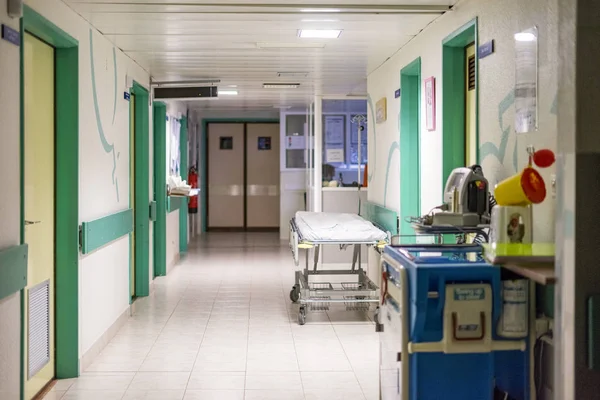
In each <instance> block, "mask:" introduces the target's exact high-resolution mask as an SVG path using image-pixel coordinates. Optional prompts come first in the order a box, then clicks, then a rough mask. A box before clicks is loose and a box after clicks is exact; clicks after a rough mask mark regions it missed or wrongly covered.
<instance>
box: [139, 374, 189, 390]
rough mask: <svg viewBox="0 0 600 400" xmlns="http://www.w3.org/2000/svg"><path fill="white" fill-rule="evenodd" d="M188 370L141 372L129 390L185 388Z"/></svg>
mask: <svg viewBox="0 0 600 400" xmlns="http://www.w3.org/2000/svg"><path fill="white" fill-rule="evenodd" d="M189 379H190V373H188V372H139V373H137V374H136V375H135V377H134V378H133V381H132V382H131V384H130V385H129V390H137V391H144V390H185V388H186V387H187V384H188V381H189Z"/></svg>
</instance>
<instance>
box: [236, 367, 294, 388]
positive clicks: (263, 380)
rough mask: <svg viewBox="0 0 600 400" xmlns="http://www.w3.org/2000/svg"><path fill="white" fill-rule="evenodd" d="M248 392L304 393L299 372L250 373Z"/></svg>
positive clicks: (247, 385) (247, 383)
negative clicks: (285, 391)
mask: <svg viewBox="0 0 600 400" xmlns="http://www.w3.org/2000/svg"><path fill="white" fill-rule="evenodd" d="M246 390H290V391H292V392H294V391H296V392H299V391H302V390H303V389H302V379H301V378H300V373H299V372H278V373H262V374H261V373H255V372H250V371H249V372H248V374H247V376H246Z"/></svg>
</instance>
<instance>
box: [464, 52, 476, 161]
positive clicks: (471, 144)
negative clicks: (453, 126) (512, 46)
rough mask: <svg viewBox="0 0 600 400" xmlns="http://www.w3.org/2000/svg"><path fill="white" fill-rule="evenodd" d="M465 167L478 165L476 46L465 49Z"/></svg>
mask: <svg viewBox="0 0 600 400" xmlns="http://www.w3.org/2000/svg"><path fill="white" fill-rule="evenodd" d="M465 57H466V60H465V74H466V75H465V78H466V79H465V100H466V104H465V110H466V115H465V165H466V166H471V165H473V164H477V117H476V113H475V108H476V101H477V99H476V96H475V87H476V85H477V82H476V81H475V78H476V76H475V44H474V43H473V44H471V45H469V46H467V48H466V49H465Z"/></svg>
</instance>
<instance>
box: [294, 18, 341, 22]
mask: <svg viewBox="0 0 600 400" xmlns="http://www.w3.org/2000/svg"><path fill="white" fill-rule="evenodd" d="M339 21H340V20H339V19H303V20H302V22H339Z"/></svg>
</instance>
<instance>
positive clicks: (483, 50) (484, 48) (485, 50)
mask: <svg viewBox="0 0 600 400" xmlns="http://www.w3.org/2000/svg"><path fill="white" fill-rule="evenodd" d="M492 53H494V40H493V39H492V40H490V41H489V42H487V43H484V44H482V45H481V46H479V49H478V50H477V56H478V57H479V59H482V58H486V57H487V56H489V55H490V54H492Z"/></svg>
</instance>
